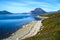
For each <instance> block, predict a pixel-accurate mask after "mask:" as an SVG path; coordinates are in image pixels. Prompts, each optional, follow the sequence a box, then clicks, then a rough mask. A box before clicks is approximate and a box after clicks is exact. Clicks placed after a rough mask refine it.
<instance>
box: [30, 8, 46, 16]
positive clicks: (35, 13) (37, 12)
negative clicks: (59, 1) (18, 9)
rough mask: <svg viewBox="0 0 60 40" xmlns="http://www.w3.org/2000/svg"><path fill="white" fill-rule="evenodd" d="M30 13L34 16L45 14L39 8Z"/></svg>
mask: <svg viewBox="0 0 60 40" xmlns="http://www.w3.org/2000/svg"><path fill="white" fill-rule="evenodd" d="M31 13H32V14H34V15H42V14H45V13H46V12H45V11H44V10H43V9H41V8H36V9H35V10H33V11H31Z"/></svg>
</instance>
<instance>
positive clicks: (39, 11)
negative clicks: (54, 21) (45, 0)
mask: <svg viewBox="0 0 60 40" xmlns="http://www.w3.org/2000/svg"><path fill="white" fill-rule="evenodd" d="M56 12H60V10H58V11H52V12H46V11H44V10H43V9H41V8H36V9H34V10H32V11H31V12H30V13H31V15H43V14H53V13H56ZM0 14H13V13H11V12H8V11H6V10H4V11H0ZM23 14H29V13H23Z"/></svg>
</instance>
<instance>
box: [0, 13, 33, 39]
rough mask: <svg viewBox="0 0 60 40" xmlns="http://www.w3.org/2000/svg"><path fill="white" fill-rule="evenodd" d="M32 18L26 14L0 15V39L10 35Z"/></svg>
mask: <svg viewBox="0 0 60 40" xmlns="http://www.w3.org/2000/svg"><path fill="white" fill-rule="evenodd" d="M33 20H34V18H33V17H32V16H31V15H27V14H21V15H20V14H19V15H18V14H10V15H0V39H3V38H6V37H8V36H10V35H11V34H12V33H13V32H15V31H17V30H18V29H20V28H21V27H22V25H23V24H27V23H29V22H31V21H33Z"/></svg>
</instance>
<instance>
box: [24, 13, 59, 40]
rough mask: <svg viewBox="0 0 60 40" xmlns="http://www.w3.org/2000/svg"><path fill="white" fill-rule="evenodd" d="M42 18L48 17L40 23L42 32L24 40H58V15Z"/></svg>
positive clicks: (48, 15)
mask: <svg viewBox="0 0 60 40" xmlns="http://www.w3.org/2000/svg"><path fill="white" fill-rule="evenodd" d="M43 16H46V17H49V18H47V19H45V20H43V21H42V23H43V26H44V27H43V30H41V31H40V32H38V34H37V35H35V36H33V37H30V38H27V39H24V40H60V13H56V14H47V15H43Z"/></svg>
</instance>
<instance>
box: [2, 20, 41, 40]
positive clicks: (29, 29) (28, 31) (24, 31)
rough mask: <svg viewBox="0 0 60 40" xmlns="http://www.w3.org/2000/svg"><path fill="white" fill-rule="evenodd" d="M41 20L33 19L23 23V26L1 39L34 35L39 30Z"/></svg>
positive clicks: (17, 38) (14, 38)
mask: <svg viewBox="0 0 60 40" xmlns="http://www.w3.org/2000/svg"><path fill="white" fill-rule="evenodd" d="M41 21H42V20H39V21H33V22H30V23H28V24H26V25H23V27H22V28H21V29H19V30H18V31H16V32H15V33H13V34H12V36H10V37H8V38H6V39H3V40H22V39H25V38H28V37H32V36H34V35H36V34H37V33H38V31H40V27H41V26H42V23H41ZM37 26H38V27H37Z"/></svg>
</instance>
